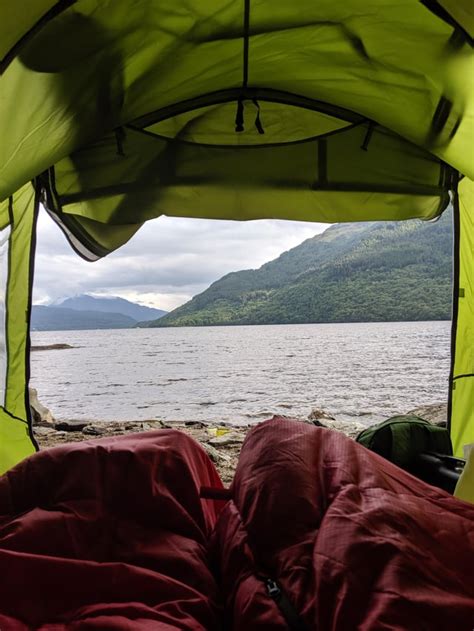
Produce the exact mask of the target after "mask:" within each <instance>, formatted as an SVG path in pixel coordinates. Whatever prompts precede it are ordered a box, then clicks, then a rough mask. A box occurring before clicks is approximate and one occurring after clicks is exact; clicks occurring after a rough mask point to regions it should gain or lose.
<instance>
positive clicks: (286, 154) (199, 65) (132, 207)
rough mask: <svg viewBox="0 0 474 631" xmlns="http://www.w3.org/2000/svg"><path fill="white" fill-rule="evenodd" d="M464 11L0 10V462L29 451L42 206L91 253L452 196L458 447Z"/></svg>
mask: <svg viewBox="0 0 474 631" xmlns="http://www.w3.org/2000/svg"><path fill="white" fill-rule="evenodd" d="M472 6H473V5H472V2H471V0H469V1H468V0H438V1H436V0H423V1H421V2H420V1H418V0H398V1H397V2H393V1H391V0H390V1H389V0H372V1H370V0H369V1H367V0H364V1H362V0H340V1H338V2H335V1H334V0H297V1H295V2H287V1H286V0H285V1H284V0H186V1H185V2H179V1H176V0H115V1H114V2H110V1H108V0H59V1H54V0H24V1H23V2H22V3H21V10H20V9H19V7H18V4H17V3H12V2H10V3H8V2H4V3H2V4H1V7H0V139H1V142H0V219H1V226H0V228H1V233H0V235H1V239H0V270H1V271H0V279H1V280H0V286H1V291H2V296H3V302H2V301H0V307H1V308H0V316H1V317H0V334H3V338H4V344H3V345H1V346H0V397H1V399H2V400H1V401H0V404H1V407H0V470H2V471H4V470H6V469H7V468H8V467H10V466H12V465H13V464H14V463H16V462H17V461H18V460H20V459H21V458H23V457H24V456H26V455H28V454H29V453H30V452H31V451H33V450H34V448H35V446H34V441H33V438H32V434H31V426H30V419H29V406H28V399H27V388H26V385H27V380H28V366H29V363H28V362H29V360H28V353H29V344H28V333H29V331H28V328H29V315H30V307H31V284H32V273H33V272H32V270H33V257H34V241H35V218H36V214H37V209H38V206H39V203H40V201H42V202H43V203H44V204H45V205H46V207H47V209H48V211H49V213H50V214H51V216H52V217H53V218H54V219H55V221H56V222H57V223H58V224H59V225H60V226H61V227H62V229H63V230H64V232H65V234H66V235H67V237H68V239H69V241H70V243H71V245H72V246H73V247H74V249H75V250H76V251H77V252H78V253H79V254H81V255H82V256H83V257H85V258H88V259H90V260H94V259H97V258H99V257H102V256H105V255H106V254H108V253H109V252H111V251H113V250H114V249H116V248H118V247H120V246H121V245H122V244H124V243H125V242H126V241H127V240H128V239H130V237H131V236H132V235H133V234H134V233H135V232H136V231H137V230H138V229H139V228H140V227H141V226H142V225H143V224H144V223H145V222H146V221H147V220H148V219H151V218H153V217H157V216H160V215H172V216H186V217H206V218H216V219H220V218H225V219H236V220H247V219H257V218H282V219H298V220H305V221H323V222H340V221H358V220H360V221H365V220H389V219H390V220H394V219H400V220H401V219H409V218H415V217H418V218H421V219H432V218H435V217H437V216H438V215H439V214H440V213H442V212H443V210H444V209H445V208H446V207H447V206H448V204H449V203H450V202H452V204H453V206H454V210H455V212H454V217H455V235H456V239H455V250H454V252H455V279H454V317H453V337H452V340H453V341H452V349H453V354H452V371H451V375H450V377H449V378H450V426H451V433H452V438H453V442H454V445H455V450H456V453H458V454H460V453H462V446H463V445H464V444H465V443H468V442H472V441H474V294H473V290H474V260H473V259H474V247H473V244H474V184H473V181H472V180H473V179H474V159H473V147H474V138H473V119H474V83H473V77H474V68H473V49H472V45H473V36H474V13H473V8H472ZM58 273H59V270H58Z"/></svg>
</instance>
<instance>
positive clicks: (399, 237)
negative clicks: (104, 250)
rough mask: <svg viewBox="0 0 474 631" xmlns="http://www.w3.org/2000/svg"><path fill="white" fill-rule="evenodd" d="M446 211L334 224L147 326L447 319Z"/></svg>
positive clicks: (229, 276)
mask: <svg viewBox="0 0 474 631" xmlns="http://www.w3.org/2000/svg"><path fill="white" fill-rule="evenodd" d="M451 221H452V217H451V213H445V214H444V215H443V216H442V217H441V219H440V220H439V221H437V222H435V223H426V222H422V221H418V220H413V221H407V222H387V223H384V222H370V223H352V224H338V225H334V226H331V227H330V228H328V229H327V230H326V231H325V232H324V233H322V234H319V235H316V236H315V237H313V238H311V239H308V240H306V241H304V242H303V243H301V244H300V245H299V246H297V247H296V248H293V249H292V250H289V251H288V252H285V253H284V254H282V255H281V256H279V257H278V258H277V259H275V260H274V261H270V262H269V263H266V264H265V265H263V266H262V267H261V268H260V269H258V270H245V271H241V272H234V273H232V274H227V275H226V276H224V277H223V278H221V279H220V280H218V281H216V282H215V283H213V284H212V285H211V286H210V287H209V288H208V289H207V290H206V291H204V292H203V293H201V294H199V295H198V296H195V297H194V298H193V299H192V300H191V301H189V302H188V303H186V304H185V305H183V306H181V307H179V308H178V309H175V310H174V311H172V312H171V313H169V314H168V315H166V316H165V317H163V318H160V319H159V320H157V321H153V322H150V323H146V325H148V326H203V325H225V324H272V323H275V324H276V323H303V322H363V321H391V320H441V319H449V318H450V308H451V307H450V303H451V265H452V226H451Z"/></svg>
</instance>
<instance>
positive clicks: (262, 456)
mask: <svg viewBox="0 0 474 631" xmlns="http://www.w3.org/2000/svg"><path fill="white" fill-rule="evenodd" d="M201 486H206V487H217V488H222V486H221V483H220V480H219V478H218V475H217V473H216V471H215V470H214V467H213V465H212V463H211V462H210V461H209V459H208V457H207V456H206V454H205V453H204V451H203V450H202V449H201V447H200V446H199V445H198V444H197V443H195V442H194V441H193V440H192V439H190V438H188V437H187V436H185V435H184V434H182V433H180V432H177V431H172V430H170V431H168V430H161V431H158V432H152V433H147V434H141V435H137V434H135V435H129V436H126V437H121V438H115V439H105V440H97V441H90V442H87V443H80V444H79V443H76V444H73V445H67V446H64V447H60V448H56V449H51V450H48V451H44V452H40V453H39V454H36V455H34V456H32V457H31V458H29V459H27V460H26V461H24V462H23V463H21V464H19V465H18V466H17V467H16V468H15V469H13V470H12V471H10V472H9V473H8V474H6V475H5V476H4V477H3V478H0V573H1V576H2V583H1V589H0V629H1V631H26V629H28V630H30V629H41V631H61V630H66V629H71V630H73V631H74V630H78V629H81V630H82V629H84V630H91V629H94V630H97V631H98V630H103V631H107V630H117V631H118V630H124V629H127V630H129V631H135V630H136V631H140V630H142V629H147V630H148V629H149V630H154V631H177V630H178V629H179V630H189V631H213V630H216V631H217V630H218V629H219V630H221V629H222V630H223V631H230V630H233V631H252V630H255V631H260V630H261V631H263V630H265V631H266V630H268V631H272V630H276V629H278V630H281V631H284V630H288V628H289V627H288V624H287V622H286V621H285V618H284V615H287V616H288V615H290V616H291V615H294V616H296V622H295V620H293V624H294V626H293V627H292V628H295V629H307V630H308V631H329V630H334V631H336V630H337V631H346V630H347V631H355V630H356V629H358V630H362V631H366V630H374V631H375V630H377V631H379V630H384V629H398V630H403V631H411V630H413V631H415V630H416V631H423V630H424V629H426V630H429V631H433V630H437V629H439V630H440V631H441V630H443V631H446V629H460V630H461V629H462V630H464V629H466V630H468V631H470V630H471V629H472V628H473V627H474V624H473V623H474V600H473V599H474V586H473V582H472V575H473V568H474V527H473V526H474V506H470V505H468V504H465V503H463V502H460V501H457V500H455V499H453V498H451V497H450V496H448V495H447V494H446V493H444V492H442V491H437V490H436V489H434V488H432V487H430V486H428V485H426V484H424V483H423V482H419V481H418V480H416V479H415V478H413V477H411V476H410V475H408V474H406V473H403V472H402V471H401V470H400V469H398V468H397V467H395V466H393V465H391V464H390V463H388V462H386V461H384V460H383V459H381V458H380V457H378V456H376V455H375V454H372V453H371V452H369V451H367V450H366V449H365V448H363V447H361V446H360V445H357V444H355V443H354V442H353V441H352V440H350V439H348V438H346V437H345V436H343V435H341V434H337V433H335V432H332V431H328V430H323V429H319V428H315V427H313V426H310V425H305V424H303V423H298V422H295V421H291V420H287V419H278V418H276V419H273V420H271V421H267V422H265V423H263V424H261V425H259V426H257V427H256V428H255V429H254V430H252V431H251V432H250V433H249V435H248V437H247V440H246V442H245V444H244V447H243V449H242V454H241V457H240V461H239V465H238V469H237V473H236V476H235V480H234V483H233V485H232V489H231V491H232V494H233V500H232V501H230V502H228V503H227V504H226V505H225V507H224V508H223V510H222V511H221V513H220V516H219V517H217V509H216V506H217V503H216V502H213V501H209V500H200V499H199V489H200V487H201ZM221 505H222V504H221ZM216 521H217V523H216ZM212 531H213V534H212ZM267 579H271V580H272V581H274V582H273V583H269V585H272V586H276V588H277V592H278V590H281V592H280V593H279V594H278V595H277V596H276V597H275V598H276V600H278V601H279V602H278V604H277V603H276V602H275V601H274V600H273V599H272V598H271V597H270V595H269V593H268V592H267V589H266V586H265V581H266V580H267ZM274 592H275V590H274V589H273V591H272V594H273V593H274ZM282 594H283V595H286V600H285V598H284V597H283V596H282ZM282 598H283V601H282ZM288 606H289V607H290V614H288ZM281 607H283V609H284V610H285V614H284V615H283V614H282V613H281ZM285 607H286V609H285Z"/></svg>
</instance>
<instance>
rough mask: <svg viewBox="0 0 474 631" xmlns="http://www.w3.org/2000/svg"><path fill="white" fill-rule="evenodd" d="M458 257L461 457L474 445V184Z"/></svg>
mask: <svg viewBox="0 0 474 631" xmlns="http://www.w3.org/2000/svg"><path fill="white" fill-rule="evenodd" d="M457 228H458V229H457V239H456V241H457V243H458V244H459V249H458V252H455V256H457V257H458V260H457V261H456V265H455V269H456V270H457V273H456V274H455V278H454V283H455V287H454V290H455V308H454V318H455V321H454V325H455V326H454V330H453V358H452V361H453V366H452V373H451V379H450V381H451V383H450V388H451V391H450V397H451V408H452V409H451V420H450V426H451V438H452V441H453V448H454V451H455V453H456V455H458V456H462V455H463V446H464V445H466V444H468V443H473V442H474V182H473V181H472V180H469V179H468V178H464V179H463V180H462V181H461V183H460V185H459V219H458V226H457Z"/></svg>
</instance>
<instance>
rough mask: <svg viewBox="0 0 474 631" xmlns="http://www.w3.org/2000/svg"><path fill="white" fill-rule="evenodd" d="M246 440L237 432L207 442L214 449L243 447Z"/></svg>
mask: <svg viewBox="0 0 474 631" xmlns="http://www.w3.org/2000/svg"><path fill="white" fill-rule="evenodd" d="M244 440H245V436H244V435H243V434H239V433H237V432H229V433H227V434H224V435H223V436H216V437H215V438H211V439H210V440H208V441H207V443H208V444H209V445H212V446H214V447H227V446H228V445H241V444H242V443H243V442H244Z"/></svg>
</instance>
